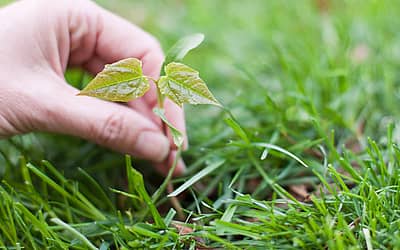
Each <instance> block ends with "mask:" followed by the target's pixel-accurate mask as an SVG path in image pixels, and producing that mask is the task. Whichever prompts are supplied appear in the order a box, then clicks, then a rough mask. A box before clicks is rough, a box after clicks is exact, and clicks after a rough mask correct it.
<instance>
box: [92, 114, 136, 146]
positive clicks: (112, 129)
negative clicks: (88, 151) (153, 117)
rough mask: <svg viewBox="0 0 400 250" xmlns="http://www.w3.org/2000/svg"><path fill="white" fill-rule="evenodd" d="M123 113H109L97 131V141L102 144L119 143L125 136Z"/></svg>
mask: <svg viewBox="0 0 400 250" xmlns="http://www.w3.org/2000/svg"><path fill="white" fill-rule="evenodd" d="M127 134H128V133H127V128H126V126H125V116H124V114H122V113H120V112H117V113H112V114H111V115H109V116H108V117H107V118H106V119H105V121H104V123H103V125H102V126H101V127H100V130H99V131H98V139H97V140H98V143H99V144H103V145H110V144H120V143H122V140H123V139H124V138H126V136H127Z"/></svg>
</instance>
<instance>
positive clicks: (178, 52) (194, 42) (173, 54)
mask: <svg viewBox="0 0 400 250" xmlns="http://www.w3.org/2000/svg"><path fill="white" fill-rule="evenodd" d="M203 40H204V35H203V34H201V33H197V34H193V35H189V36H186V37H184V38H182V39H180V40H179V41H178V42H176V43H175V44H174V45H173V46H172V47H171V49H170V50H169V51H168V52H167V56H166V57H165V61H164V65H167V64H169V63H171V62H176V61H182V59H183V58H184V57H185V56H186V54H187V53H188V52H189V51H191V50H192V49H194V48H196V47H197V46H199V45H200V44H201V43H202V42H203Z"/></svg>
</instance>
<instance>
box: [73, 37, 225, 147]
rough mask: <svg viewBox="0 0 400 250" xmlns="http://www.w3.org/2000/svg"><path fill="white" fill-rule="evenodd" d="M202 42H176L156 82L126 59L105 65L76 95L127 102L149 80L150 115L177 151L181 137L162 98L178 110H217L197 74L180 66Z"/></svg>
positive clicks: (142, 91) (192, 39)
mask: <svg viewBox="0 0 400 250" xmlns="http://www.w3.org/2000/svg"><path fill="white" fill-rule="evenodd" d="M203 39H204V35H203V34H194V35H191V36H187V37H185V38H183V39H181V40H179V41H178V42H177V43H176V44H175V45H174V46H173V47H172V48H171V49H170V50H169V52H168V53H167V56H166V58H165V61H164V63H163V67H162V73H163V76H161V77H160V78H159V79H152V78H150V77H148V76H145V75H143V71H142V62H141V61H140V60H139V59H137V58H126V59H123V60H121V61H118V62H115V63H113V64H109V65H106V66H105V67H104V70H103V71H101V72H100V73H98V74H97V76H96V77H95V78H94V79H93V80H92V81H91V82H89V84H88V85H87V86H86V87H85V88H84V89H83V90H82V91H81V92H80V93H79V95H87V96H93V97H97V98H101V99H104V100H108V101H117V102H128V101H131V100H134V99H136V98H139V97H141V96H143V95H144V94H145V93H146V92H147V91H148V90H149V89H150V83H149V80H150V79H151V80H152V81H153V82H154V83H155V85H156V86H157V99H158V108H155V109H154V113H155V114H156V115H157V116H159V117H160V118H161V120H162V121H163V124H164V125H163V126H164V127H165V126H168V127H169V129H170V131H171V134H172V137H173V140H174V143H175V144H176V145H177V147H178V148H180V147H181V146H182V143H183V136H182V134H181V132H180V131H178V130H177V129H176V128H175V127H174V126H173V125H172V124H171V123H170V122H168V121H167V119H166V117H165V115H164V106H163V103H164V100H165V98H166V97H168V98H169V99H170V100H172V101H173V102H174V103H176V104H177V105H179V106H182V105H183V104H184V103H189V104H212V105H216V106H221V104H220V103H219V102H218V101H217V100H216V99H215V97H214V96H213V95H212V94H211V92H210V91H209V90H208V88H207V85H206V83H205V82H204V81H203V80H202V79H201V78H200V76H199V72H197V71H196V70H194V69H192V68H191V67H189V66H187V65H185V64H183V63H181V62H180V61H182V59H183V58H184V57H185V55H186V54H187V53H188V52H189V51H190V50H192V49H194V48H196V47H197V46H198V45H200V43H201V42H202V41H203ZM164 132H165V131H164Z"/></svg>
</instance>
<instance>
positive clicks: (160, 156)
mask: <svg viewBox="0 0 400 250" xmlns="http://www.w3.org/2000/svg"><path fill="white" fill-rule="evenodd" d="M0 22H1V23H2V25H1V27H0V39H1V41H2V43H1V46H0V79H1V81H0V92H1V95H0V106H1V109H0V137H9V136H12V135H16V134H22V133H27V132H30V131H49V132H56V133H63V134H69V135H74V136H79V137H82V138H85V139H88V140H92V141H94V142H96V143H98V144H100V145H104V146H107V147H109V148H112V149H114V150H117V151H119V152H122V153H128V154H131V155H134V156H136V157H139V158H143V159H147V160H150V161H152V162H154V163H155V166H156V169H157V170H158V171H160V172H161V173H164V174H165V173H167V172H168V166H170V165H171V164H172V161H173V159H174V158H175V155H176V148H175V146H174V144H173V142H172V139H171V136H168V137H169V138H167V137H166V136H164V134H163V131H162V123H161V121H160V120H159V118H157V117H156V116H155V115H154V114H153V112H152V109H153V107H154V106H156V104H157V97H156V90H155V86H154V84H153V86H152V89H151V91H149V92H148V93H147V94H146V95H145V96H143V97H142V98H140V99H138V100H135V101H132V102H130V103H128V104H127V106H123V105H119V104H116V103H110V102H106V101H102V100H98V99H95V98H92V97H83V96H79V97H78V96H76V94H77V93H78V92H79V91H78V90H77V89H75V88H73V87H72V86H70V85H68V84H67V83H66V82H65V79H64V71H65V69H66V68H67V66H68V65H71V66H79V67H83V68H84V69H86V70H88V71H89V72H91V73H93V74H96V73H98V72H99V71H101V70H102V69H103V67H104V65H105V64H107V63H112V62H115V61H118V60H120V59H123V58H127V57H136V58H138V59H140V60H142V62H143V71H144V74H145V75H148V76H151V77H154V78H158V74H159V71H160V67H161V64H162V61H163V53H162V51H161V49H160V46H159V44H158V42H157V41H156V40H155V39H154V38H153V37H152V36H150V35H149V34H147V33H146V32H144V31H143V30H141V29H139V28H138V27H136V26H134V25H132V24H130V23H129V22H127V21H125V20H123V19H122V18H120V17H117V16H115V15H113V14H112V13H110V12H108V11H106V10H104V9H102V8H100V7H99V6H97V5H95V4H94V3H93V2H90V1H87V0H76V1H68V0H59V1H51V0H23V1H18V2H16V3H14V4H12V5H9V6H7V7H5V8H3V9H1V10H0ZM164 105H165V112H166V116H167V118H168V119H169V120H170V121H171V123H173V124H174V126H176V127H177V128H178V129H179V130H180V131H183V132H185V122H184V115H183V110H182V109H181V108H180V107H178V106H177V105H175V104H174V103H172V102H171V101H168V100H166V103H165V104H164ZM185 144H186V145H187V141H186V142H185ZM184 168H185V166H184V163H183V161H182V160H180V161H179V163H178V165H177V168H176V170H175V174H180V173H182V172H183V171H184Z"/></svg>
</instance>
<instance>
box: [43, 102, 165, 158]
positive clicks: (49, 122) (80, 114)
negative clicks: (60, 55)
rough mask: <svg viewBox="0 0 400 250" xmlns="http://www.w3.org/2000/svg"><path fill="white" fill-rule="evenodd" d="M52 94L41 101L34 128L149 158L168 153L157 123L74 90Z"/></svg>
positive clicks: (159, 156) (163, 156) (116, 105)
mask: <svg viewBox="0 0 400 250" xmlns="http://www.w3.org/2000/svg"><path fill="white" fill-rule="evenodd" d="M56 98H57V99H53V98H46V100H43V101H44V103H43V101H42V106H43V107H44V108H43V112H42V113H41V115H40V116H41V117H42V122H41V123H40V124H41V126H39V128H38V129H40V130H46V131H51V132H58V133H64V134H65V133H66V134H70V135H74V136H79V137H82V138H85V139H88V140H92V141H94V142H96V143H98V144H100V145H103V146H107V147H109V148H112V149H114V150H116V151H119V152H122V153H127V154H131V155H134V156H136V157H139V158H142V159H147V160H151V161H153V162H163V161H164V160H165V159H166V158H167V156H168V155H169V151H170V145H169V140H168V139H167V138H166V137H165V136H164V135H163V134H162V132H161V131H160V129H159V128H158V126H156V125H155V124H154V123H153V122H151V121H150V120H148V119H147V118H146V117H143V116H142V115H141V114H139V113H137V112H136V111H134V110H132V109H130V108H127V107H125V106H122V105H118V104H115V103H109V102H105V101H101V100H98V99H95V98H91V97H85V96H75V95H74V94H71V95H69V94H61V95H57V96H56Z"/></svg>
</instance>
